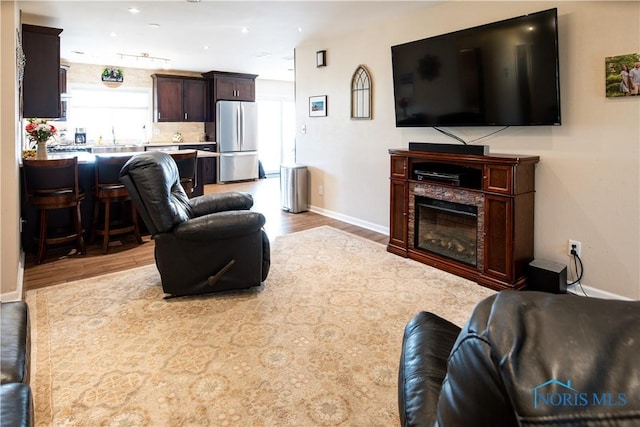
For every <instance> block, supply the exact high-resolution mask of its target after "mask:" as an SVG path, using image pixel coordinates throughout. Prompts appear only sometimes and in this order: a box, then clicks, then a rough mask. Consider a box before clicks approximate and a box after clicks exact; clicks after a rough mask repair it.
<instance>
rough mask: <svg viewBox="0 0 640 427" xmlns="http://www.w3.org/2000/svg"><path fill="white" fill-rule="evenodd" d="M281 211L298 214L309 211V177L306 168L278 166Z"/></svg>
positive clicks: (300, 166)
mask: <svg viewBox="0 0 640 427" xmlns="http://www.w3.org/2000/svg"><path fill="white" fill-rule="evenodd" d="M280 196H281V202H282V210H284V211H288V212H291V213H299V212H304V211H308V210H309V176H308V171H307V167H306V166H302V165H280Z"/></svg>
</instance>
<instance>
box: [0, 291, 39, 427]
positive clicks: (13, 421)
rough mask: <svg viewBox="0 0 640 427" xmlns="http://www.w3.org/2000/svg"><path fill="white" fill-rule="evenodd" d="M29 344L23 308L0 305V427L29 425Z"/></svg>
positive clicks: (31, 417) (25, 308) (30, 410)
mask: <svg viewBox="0 0 640 427" xmlns="http://www.w3.org/2000/svg"><path fill="white" fill-rule="evenodd" d="M30 344H31V339H30V333H29V312H28V308H27V304H25V303H24V302H22V301H16V302H6V303H5V302H3V303H0V371H1V374H0V426H6V427H21V426H32V425H33V397H32V394H31V387H30V386H29V363H30V359H29V352H30Z"/></svg>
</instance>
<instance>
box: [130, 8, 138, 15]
mask: <svg viewBox="0 0 640 427" xmlns="http://www.w3.org/2000/svg"><path fill="white" fill-rule="evenodd" d="M129 12H130V13H133V14H134V15H135V14H136V13H140V9H138V8H137V7H130V8H129Z"/></svg>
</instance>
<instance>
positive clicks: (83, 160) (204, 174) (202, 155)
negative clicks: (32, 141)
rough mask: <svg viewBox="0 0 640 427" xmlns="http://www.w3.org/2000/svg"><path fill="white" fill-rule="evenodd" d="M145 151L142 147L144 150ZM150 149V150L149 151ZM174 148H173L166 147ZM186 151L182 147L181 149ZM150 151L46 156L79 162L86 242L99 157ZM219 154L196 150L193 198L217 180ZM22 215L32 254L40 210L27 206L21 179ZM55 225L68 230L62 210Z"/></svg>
mask: <svg viewBox="0 0 640 427" xmlns="http://www.w3.org/2000/svg"><path fill="white" fill-rule="evenodd" d="M141 148H142V147H141ZM149 148H151V147H149ZM167 148H174V147H167ZM180 148H183V147H180ZM144 151H147V150H139V151H115V150H114V152H101V153H99V154H92V153H89V152H87V151H54V152H49V153H48V155H47V158H48V160H56V159H69V158H73V157H77V158H78V184H79V187H80V189H81V191H82V192H83V193H84V199H83V201H82V203H81V205H80V214H81V221H82V228H83V230H84V237H85V240H88V237H89V236H90V233H91V225H92V223H93V216H94V201H95V195H94V191H93V190H94V180H95V166H94V165H95V161H96V156H97V155H99V156H101V157H115V156H126V157H132V156H134V155H136V154H139V153H142V152H144ZM163 151H165V152H167V153H168V154H171V153H177V152H184V151H182V150H178V149H175V148H174V149H169V150H163ZM216 156H217V153H215V152H211V151H205V150H197V169H196V183H195V186H194V187H193V192H192V196H200V195H202V194H204V185H205V184H209V183H212V182H215V181H214V177H215V157H216ZM21 194H22V197H21V200H20V203H21V206H20V208H21V215H22V245H23V248H24V250H25V251H26V252H33V251H35V250H36V241H35V239H34V237H35V236H37V234H38V232H37V230H38V210H37V209H36V208H34V207H33V206H31V205H30V204H29V203H27V200H26V194H25V189H24V179H23V178H21ZM49 220H50V222H51V223H53V224H56V225H57V224H59V225H60V227H66V226H67V225H68V223H69V218H68V215H67V213H66V212H63V210H61V211H60V212H57V211H52V212H51V214H50V218H49Z"/></svg>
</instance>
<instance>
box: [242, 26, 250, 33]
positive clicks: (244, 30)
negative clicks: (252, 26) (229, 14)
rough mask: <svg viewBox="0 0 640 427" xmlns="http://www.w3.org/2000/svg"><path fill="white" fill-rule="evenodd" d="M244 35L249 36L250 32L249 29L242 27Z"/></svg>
mask: <svg viewBox="0 0 640 427" xmlns="http://www.w3.org/2000/svg"><path fill="white" fill-rule="evenodd" d="M241 31H242V34H247V33H248V32H249V29H248V28H247V27H242V30H241Z"/></svg>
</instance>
